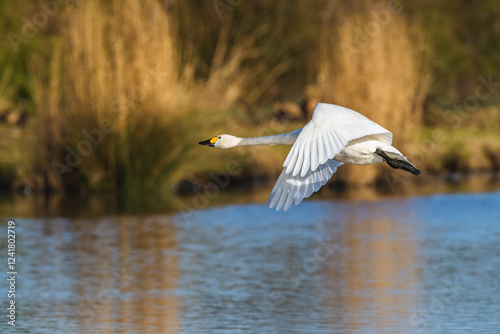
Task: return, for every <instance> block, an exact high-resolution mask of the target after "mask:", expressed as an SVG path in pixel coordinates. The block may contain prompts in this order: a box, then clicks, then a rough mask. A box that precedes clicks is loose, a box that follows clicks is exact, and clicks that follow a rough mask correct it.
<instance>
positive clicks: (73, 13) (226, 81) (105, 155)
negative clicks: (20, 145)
mask: <svg viewBox="0 0 500 334" xmlns="http://www.w3.org/2000/svg"><path fill="white" fill-rule="evenodd" d="M228 21H229V20H226V22H225V23H224V24H225V25H224V26H223V28H222V29H221V37H220V41H219V44H218V45H217V46H216V52H215V58H214V60H213V63H212V64H211V71H210V74H209V76H208V77H206V78H196V77H195V75H194V73H195V72H196V71H195V68H196V63H195V62H191V63H187V64H186V63H185V62H182V61H181V59H179V57H178V53H177V45H178V42H177V41H176V38H175V36H176V34H175V29H176V27H175V24H173V22H171V19H170V17H169V14H168V13H167V11H166V9H165V8H163V5H162V2H161V1H157V0H145V1H135V0H125V1H121V0H112V1H106V2H104V1H98V0H89V1H84V2H77V3H76V4H75V5H71V6H70V5H68V8H67V9H66V12H65V13H64V19H63V20H62V22H61V25H60V27H59V30H60V35H61V39H60V41H59V42H57V43H55V44H54V49H53V52H52V55H51V60H50V64H47V63H45V62H44V61H43V60H40V59H33V62H32V71H33V74H34V77H35V79H34V88H35V92H36V109H37V112H38V130H39V138H40V141H39V143H38V147H37V156H38V159H37V161H38V164H37V170H36V172H37V173H36V174H37V175H39V178H38V181H37V182H38V183H39V184H38V186H42V185H43V186H46V187H49V188H67V187H72V186H75V185H76V186H78V187H79V186H81V185H85V187H87V186H88V187H89V188H106V189H108V188H110V189H115V190H121V189H130V188H136V187H144V188H151V187H157V186H158V185H160V184H161V183H162V182H164V181H165V180H178V179H179V178H181V177H182V176H184V175H185V174H186V173H188V172H189V166H192V165H194V164H196V162H195V161H190V163H189V164H182V163H183V162H186V161H185V160H183V158H185V157H186V154H188V152H189V150H190V148H191V147H192V146H193V145H196V143H197V140H198V139H200V138H203V136H204V135H206V133H205V130H204V129H206V128H207V127H209V126H210V124H211V123H213V122H218V121H221V120H222V119H223V117H224V115H227V110H230V109H231V108H232V107H233V106H234V105H235V103H236V101H237V100H238V99H239V98H240V97H241V95H242V94H244V93H251V94H258V92H256V91H251V90H249V89H248V86H249V85H252V84H255V82H256V80H261V79H263V77H265V74H264V73H263V71H255V70H254V69H245V67H244V62H245V61H246V60H248V59H249V57H255V55H256V54H255V52H256V49H254V48H253V46H252V37H251V36H250V37H248V38H247V39H245V40H242V41H241V43H240V44H237V45H233V46H231V47H230V46H228V45H227V43H226V35H227V31H228V29H229V28H230V22H228ZM181 63H182V69H181ZM46 68H49V70H48V71H45V69H46ZM260 89H264V88H262V87H261V88H260ZM108 128H109V129H110V130H109V131H108V132H106V130H108ZM90 131H93V132H91V135H92V134H93V136H94V137H91V135H89V133H90ZM99 133H100V135H99ZM100 136H101V137H102V138H100ZM89 138H92V139H94V142H95V143H91V144H92V145H91V146H90V148H89V145H87V144H85V143H83V142H85V141H87V142H92V140H91V139H89ZM82 143H83V144H82ZM89 150H90V151H91V152H90V153H88V151H89ZM70 151H73V153H72V154H70V153H69V152H70ZM75 152H76V153H77V154H79V155H80V157H81V160H80V161H76V162H75V160H78V159H77V158H75V157H74V155H75ZM68 154H70V155H72V156H70V157H69V158H68ZM68 159H69V161H70V163H68Z"/></svg>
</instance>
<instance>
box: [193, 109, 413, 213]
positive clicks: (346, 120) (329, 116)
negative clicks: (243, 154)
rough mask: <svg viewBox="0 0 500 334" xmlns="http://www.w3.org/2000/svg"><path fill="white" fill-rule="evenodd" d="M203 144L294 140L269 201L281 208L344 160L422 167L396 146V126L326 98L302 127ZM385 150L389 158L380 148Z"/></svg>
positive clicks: (319, 183)
mask: <svg viewBox="0 0 500 334" xmlns="http://www.w3.org/2000/svg"><path fill="white" fill-rule="evenodd" d="M200 144H203V145H210V146H213V147H217V148H232V147H237V146H249V145H292V148H291V150H290V153H289V154H288V156H287V158H286V160H285V162H284V163H283V171H282V172H281V175H280V176H279V178H278V180H277V181H276V184H275V186H274V188H273V190H272V192H271V196H270V197H269V202H270V207H271V208H273V207H275V206H276V210H280V209H282V208H283V209H284V210H285V211H286V210H288V209H289V208H290V206H291V205H292V203H295V204H299V203H300V202H302V200H303V199H304V198H307V197H309V196H311V195H312V193H313V192H316V191H318V190H319V189H320V188H321V187H322V186H323V185H324V184H325V183H326V182H327V181H328V180H329V179H330V178H331V177H332V175H333V173H335V172H336V170H337V168H338V167H339V166H340V165H342V164H344V163H346V164H355V165H368V164H374V163H380V162H384V161H385V162H388V161H387V160H386V159H387V158H389V160H391V161H392V160H393V161H392V162H394V161H397V162H398V163H404V164H405V165H408V164H409V165H410V166H411V167H413V168H414V169H415V170H416V171H418V169H416V168H415V167H414V166H413V165H412V164H411V163H410V162H409V161H408V160H407V159H406V157H405V156H403V154H401V152H399V151H398V150H397V149H396V148H395V147H393V146H391V144H392V133H391V132H389V131H387V130H386V129H384V128H383V127H381V126H380V125H378V124H376V123H375V122H373V121H371V120H370V119H368V118H366V117H365V116H363V115H361V114H359V113H357V112H355V111H353V110H351V109H348V108H344V107H340V106H337V105H333V104H326V103H318V105H317V106H316V108H315V109H314V112H313V116H312V119H311V120H310V121H309V122H308V123H307V124H306V125H305V126H304V127H303V128H302V129H298V130H295V131H292V132H289V133H284V134H280V135H275V136H266V137H256V138H239V137H235V136H231V135H219V136H216V137H213V138H212V139H210V140H207V141H204V142H200ZM380 150H382V151H383V154H384V155H385V157H386V158H385V159H384V158H383V157H382V156H381V155H380V153H377V152H380ZM391 161H389V162H388V163H390V162H391ZM390 165H391V166H392V167H393V168H400V167H394V166H393V164H390ZM411 167H410V168H411ZM411 172H412V173H414V174H417V173H415V172H414V171H411ZM418 173H420V171H418Z"/></svg>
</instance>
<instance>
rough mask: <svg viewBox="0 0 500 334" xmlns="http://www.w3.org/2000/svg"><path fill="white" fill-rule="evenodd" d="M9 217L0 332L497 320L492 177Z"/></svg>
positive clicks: (496, 205)
mask: <svg viewBox="0 0 500 334" xmlns="http://www.w3.org/2000/svg"><path fill="white" fill-rule="evenodd" d="M9 218H11V219H12V220H13V221H14V222H15V223H16V236H17V239H16V251H17V272H18V274H17V277H16V279H17V281H16V289H17V293H16V305H17V317H16V325H17V326H16V328H15V330H14V329H13V328H12V327H10V326H7V325H6V322H7V320H6V318H5V314H6V310H5V308H6V305H7V298H6V297H5V295H6V291H7V290H8V287H7V285H6V284H5V280H2V285H1V289H2V293H1V295H2V298H1V301H2V310H4V311H2V319H3V320H2V325H1V327H0V328H1V330H0V331H1V332H2V333H312V334H313V333H384V334H388V333H389V334H391V333H397V334H400V333H499V332H500V281H499V276H500V275H499V272H500V192H498V191H497V192H488V193H475V194H442V195H426V196H414V197H408V198H391V199H387V198H386V199H379V200H370V201H363V200H361V201H347V200H306V201H304V202H303V203H302V204H301V205H300V206H298V207H295V206H294V207H293V208H292V209H291V210H290V211H288V212H274V211H271V210H269V209H268V208H267V205H266V204H238V205H225V206H221V207H216V208H207V209H205V210H200V211H194V212H187V213H185V214H161V215H138V216H131V215H110V216H105V217H98V218H95V217H94V218H50V217H48V218H12V217H9ZM1 223H2V225H1V226H0V228H1V229H2V230H3V231H2V234H1V235H2V240H1V241H0V245H1V246H2V247H1V248H2V255H1V259H0V261H1V262H0V263H2V265H1V266H2V268H3V269H2V270H3V271H4V273H5V272H6V271H7V270H6V263H7V259H6V256H7V255H6V253H7V252H6V248H7V246H6V245H7V240H6V237H5V234H6V233H4V231H6V230H7V219H2V222H1ZM5 276H6V275H4V277H5Z"/></svg>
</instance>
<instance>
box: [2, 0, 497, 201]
mask: <svg viewBox="0 0 500 334" xmlns="http://www.w3.org/2000/svg"><path fill="white" fill-rule="evenodd" d="M0 15H1V28H0V29H1V31H2V40H1V42H0V43H1V48H0V129H1V131H2V136H1V138H0V187H2V188H3V189H9V190H10V189H33V190H35V191H74V192H79V193H82V192H95V191H97V192H108V191H111V192H116V191H127V190H134V191H136V190H137V189H143V190H150V189H161V190H162V191H166V192H169V191H171V190H172V189H173V190H176V189H178V187H177V185H179V184H182V183H183V181H184V183H185V182H192V183H199V182H201V183H203V182H205V181H207V180H210V178H211V176H210V175H211V173H212V172H214V171H226V172H228V168H230V167H228V162H234V163H236V164H237V167H238V168H237V170H238V172H237V173H234V174H231V175H232V176H233V177H234V178H237V179H240V180H250V179H253V178H259V179H262V178H263V179H274V178H275V177H276V176H277V175H278V174H279V172H280V170H281V164H282V162H283V160H284V158H285V156H286V154H287V152H288V149H289V148H288V147H262V148H256V149H249V148H241V149H235V150H230V151H219V150H218V151H215V150H210V149H207V148H206V147H199V146H198V145H197V142H198V141H200V140H204V139H206V138H209V137H211V136H214V135H217V134H220V133H231V134H234V135H238V136H252V137H253V136H259V135H269V134H274V133H280V132H285V131H290V130H293V129H297V128H299V127H301V126H302V125H303V124H304V122H305V121H307V119H308V117H309V116H310V113H311V111H312V109H313V108H314V105H315V104H316V103H317V102H329V103H335V104H340V105H343V106H346V107H349V108H352V109H354V110H357V111H359V112H361V113H363V114H364V115H366V116H368V117H369V118H371V119H373V120H374V121H376V122H378V123H379V124H381V125H382V126H384V127H385V128H386V129H388V130H390V131H392V132H394V134H395V144H396V146H398V148H400V150H401V151H403V152H404V153H405V154H406V155H408V156H409V158H410V160H411V161H412V162H414V163H415V164H416V165H417V166H418V167H419V168H420V169H421V170H423V171H426V172H427V173H446V172H475V171H498V170H499V169H500V132H499V130H500V112H499V106H500V100H499V97H500V73H499V72H498V69H499V68H500V57H499V56H498V55H499V54H500V2H498V1H494V0H489V1H488V0H484V1H472V2H471V1H465V0H458V1H438V2H436V1H428V0H422V1H407V0H389V1H379V0H365V1H358V2H351V1H340V0H333V1H326V0H311V1H307V2H295V3H290V2H287V1H281V0H275V1H268V0H254V1H248V0H214V1H194V0H191V1H175V0H171V1H160V0H143V1H137V0H121V1H119V0H101V1H98V0H87V1H59V2H58V1H56V0H52V1H41V2H34V1H28V0H19V1H7V0H0ZM249 152H250V153H249ZM357 167H359V166H350V167H349V168H341V169H339V175H338V176H336V180H339V181H342V182H344V183H346V184H373V183H376V182H377V181H380V180H384V178H385V177H386V176H387V173H397V172H396V171H392V170H388V168H387V167H386V166H382V165H380V166H369V167H366V166H362V167H361V168H357ZM231 168H233V169H234V166H233V167H231Z"/></svg>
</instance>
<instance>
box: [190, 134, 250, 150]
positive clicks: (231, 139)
mask: <svg viewBox="0 0 500 334" xmlns="http://www.w3.org/2000/svg"><path fill="white" fill-rule="evenodd" d="M240 142H241V138H238V137H235V136H231V135H218V136H215V137H212V138H210V139H207V140H204V141H200V142H199V143H198V144H200V145H207V146H210V147H216V148H231V147H236V146H238V144H239V143H240Z"/></svg>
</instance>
